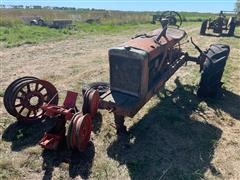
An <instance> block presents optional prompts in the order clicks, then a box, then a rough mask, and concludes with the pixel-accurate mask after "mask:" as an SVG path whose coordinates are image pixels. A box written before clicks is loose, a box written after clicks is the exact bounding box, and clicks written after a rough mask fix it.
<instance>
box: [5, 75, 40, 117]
mask: <svg viewBox="0 0 240 180" xmlns="http://www.w3.org/2000/svg"><path fill="white" fill-rule="evenodd" d="M37 79H38V78H36V77H33V76H25V77H22V78H18V79H16V80H15V81H13V82H12V83H11V84H10V85H9V86H8V87H7V89H6V90H5V93H4V97H3V103H4V107H5V109H6V110H7V112H8V113H9V114H11V115H14V113H13V112H12V111H11V105H10V103H9V102H10V101H11V97H12V94H13V93H14V92H13V89H14V88H15V87H16V86H18V85H19V84H20V83H22V82H24V81H28V80H37Z"/></svg>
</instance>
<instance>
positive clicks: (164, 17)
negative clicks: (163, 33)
mask: <svg viewBox="0 0 240 180" xmlns="http://www.w3.org/2000/svg"><path fill="white" fill-rule="evenodd" d="M160 23H161V24H162V26H163V28H165V27H166V26H168V25H171V26H177V27H180V26H181V25H182V17H181V15H180V14H179V13H177V12H175V11H164V12H163V13H162V14H161V16H160Z"/></svg>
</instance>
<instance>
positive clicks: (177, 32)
mask: <svg viewBox="0 0 240 180" xmlns="http://www.w3.org/2000/svg"><path fill="white" fill-rule="evenodd" d="M162 31H163V29H156V30H155V31H153V33H152V35H154V36H158V35H159V34H160V33H161V32H162ZM165 36H166V37H167V39H169V40H176V41H180V40H181V39H183V38H184V37H185V36H186V32H185V31H183V30H181V29H178V28H174V27H168V28H167V30H166V34H165Z"/></svg>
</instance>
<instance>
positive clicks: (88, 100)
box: [82, 89, 100, 118]
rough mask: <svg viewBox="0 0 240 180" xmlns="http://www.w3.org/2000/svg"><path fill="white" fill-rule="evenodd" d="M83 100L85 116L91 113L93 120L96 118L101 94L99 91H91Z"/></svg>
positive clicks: (87, 92)
mask: <svg viewBox="0 0 240 180" xmlns="http://www.w3.org/2000/svg"><path fill="white" fill-rule="evenodd" d="M83 100H84V102H83V107H82V112H83V114H87V113H89V114H90V115H91V117H92V118H93V117H95V115H96V113H97V110H98V106H99V100H100V96H99V92H98V91H97V90H93V89H89V90H87V91H86V93H85V94H84V98H83Z"/></svg>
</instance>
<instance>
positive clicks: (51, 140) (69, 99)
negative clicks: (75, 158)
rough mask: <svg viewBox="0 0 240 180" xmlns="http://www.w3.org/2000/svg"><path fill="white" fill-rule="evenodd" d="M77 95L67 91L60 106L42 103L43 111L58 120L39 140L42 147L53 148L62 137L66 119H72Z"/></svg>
mask: <svg viewBox="0 0 240 180" xmlns="http://www.w3.org/2000/svg"><path fill="white" fill-rule="evenodd" d="M77 95H78V93H75V92H72V91H68V92H67V96H66V98H65V100H64V103H63V105H62V106H55V105H51V104H43V106H42V107H41V108H42V109H43V110H44V111H45V115H46V116H49V117H53V116H56V117H58V121H57V123H56V125H55V126H54V127H53V129H52V130H50V131H49V132H46V133H45V134H44V136H43V138H42V139H41V140H40V141H39V144H40V145H41V146H42V147H43V148H45V149H52V150H54V149H56V148H57V147H58V145H59V143H60V142H61V140H62V139H63V138H64V136H65V125H66V121H68V120H71V119H73V116H74V112H75V111H74V108H75V106H76V100H77ZM74 118H75V116H74Z"/></svg>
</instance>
